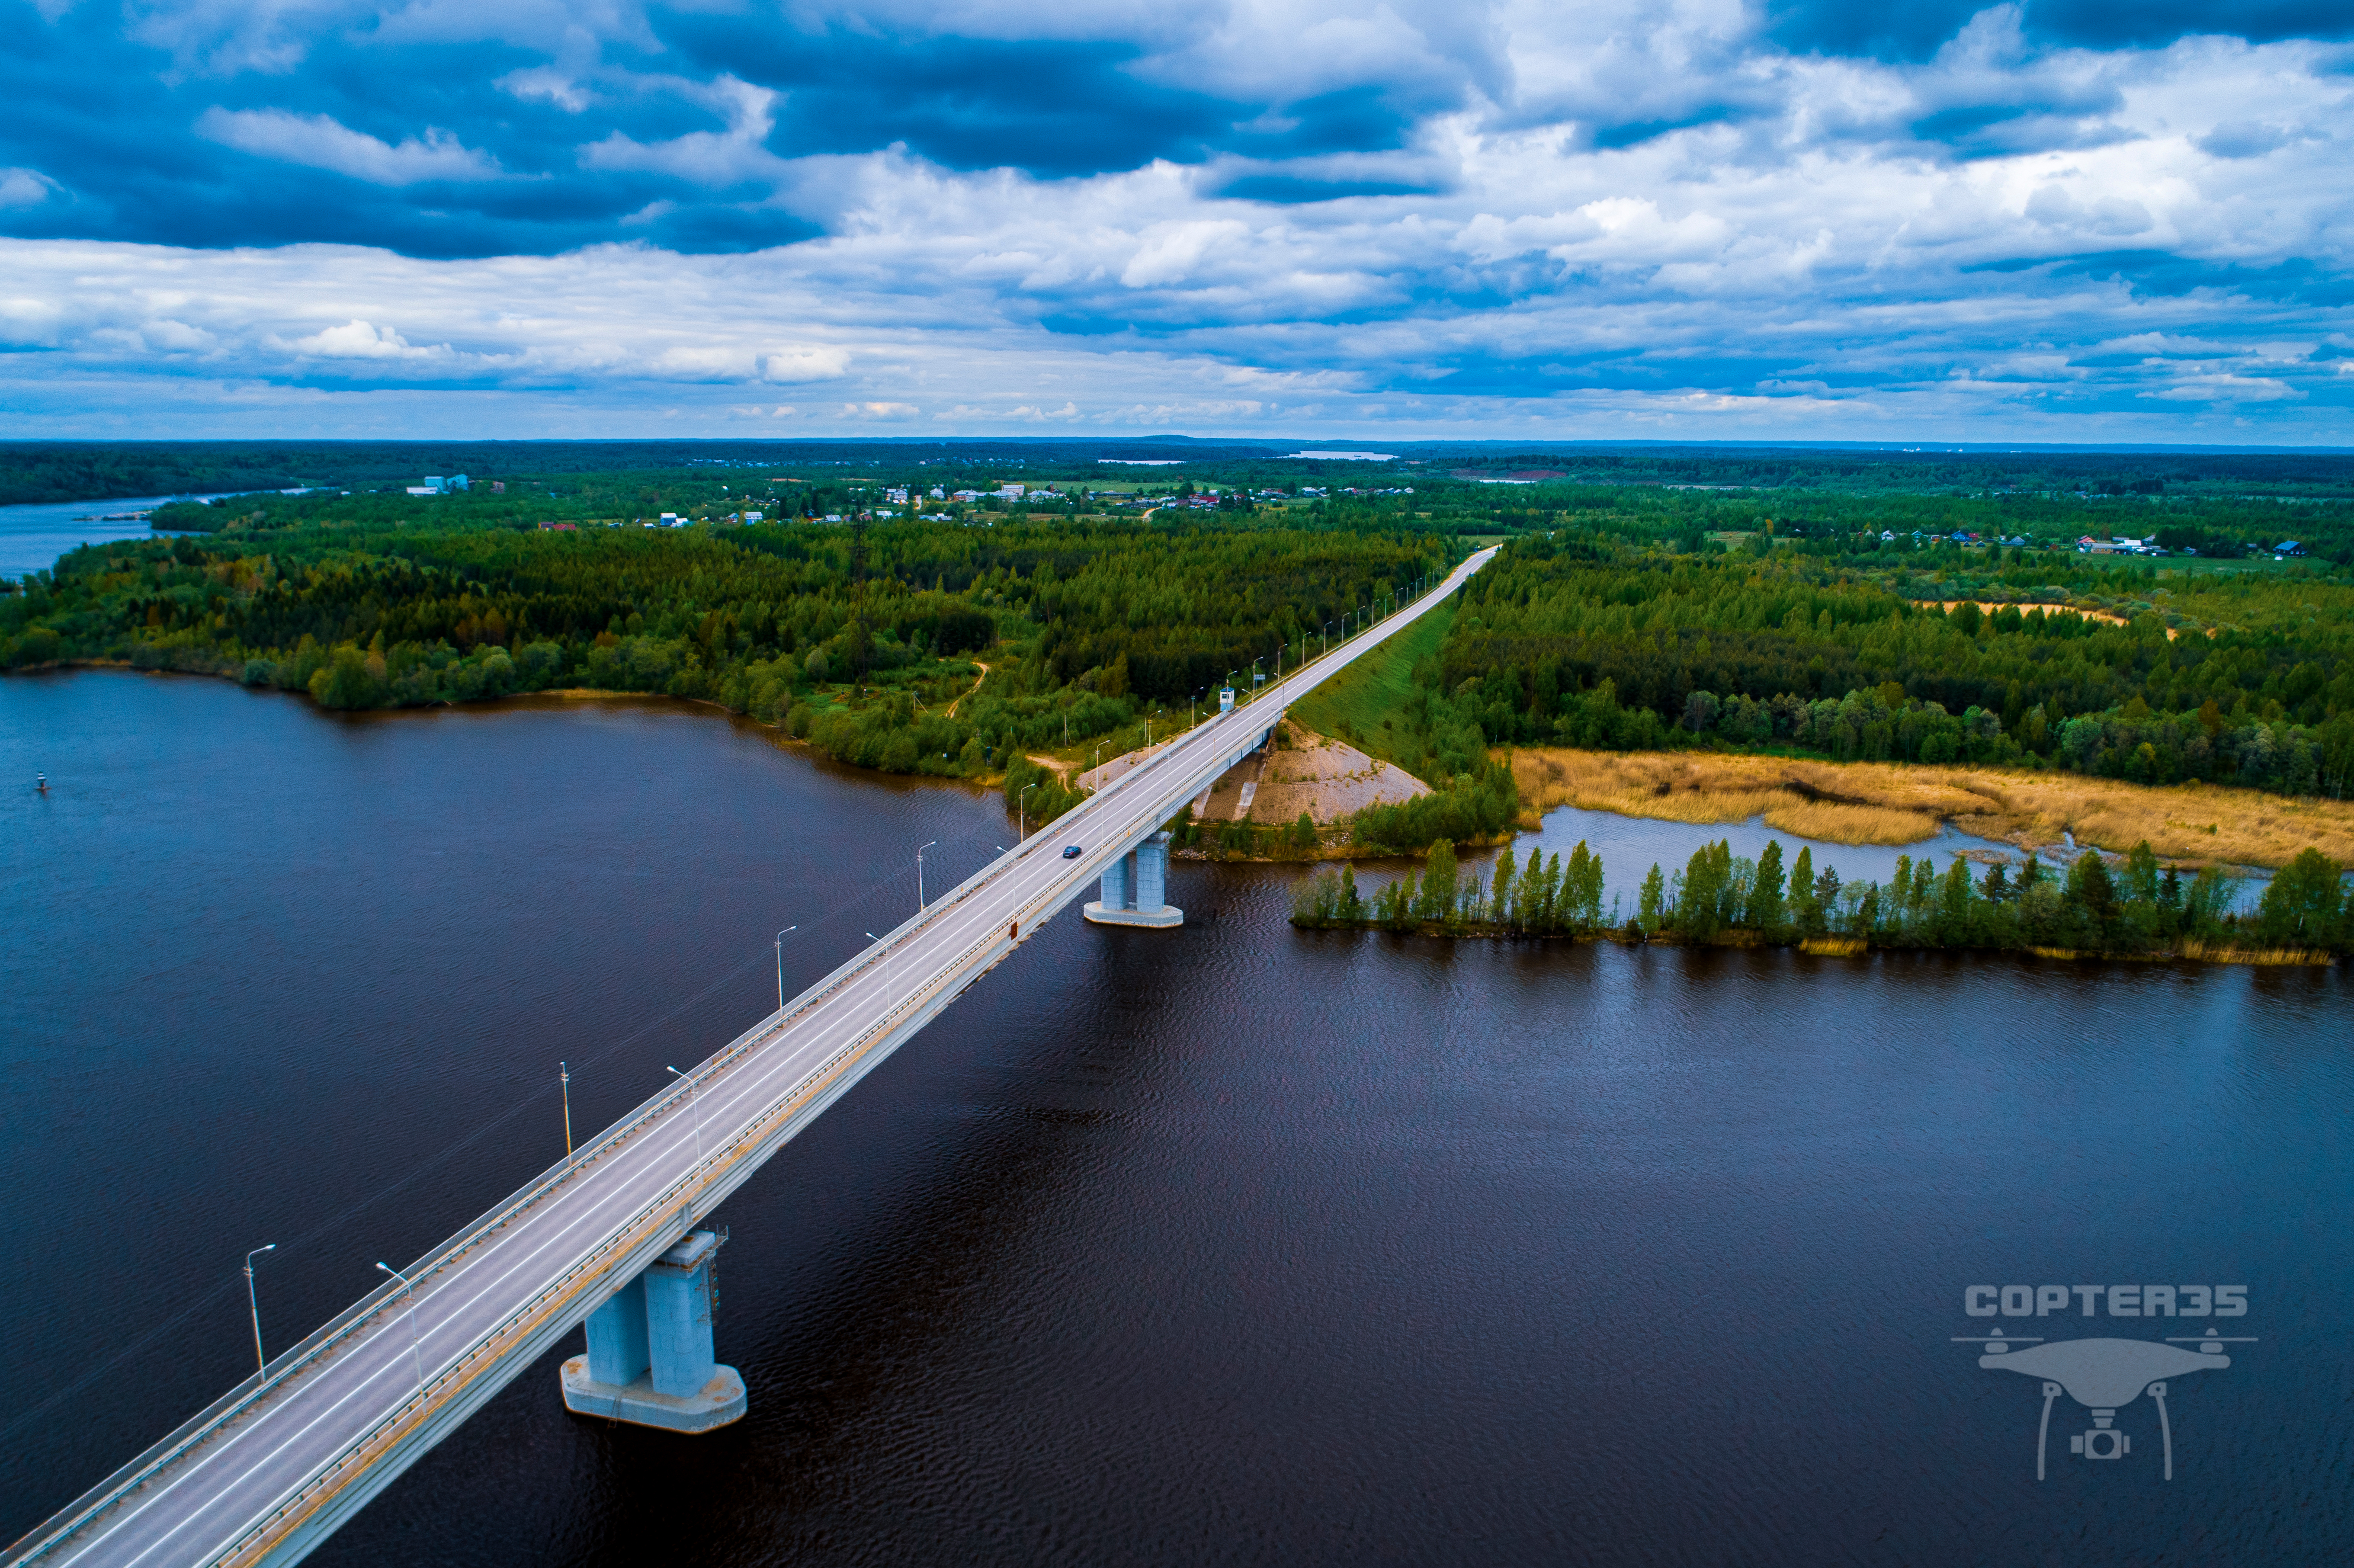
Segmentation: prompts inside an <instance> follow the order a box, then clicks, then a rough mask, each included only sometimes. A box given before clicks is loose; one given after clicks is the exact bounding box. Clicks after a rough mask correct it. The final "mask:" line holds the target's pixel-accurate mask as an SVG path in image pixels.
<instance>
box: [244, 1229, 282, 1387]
mask: <svg viewBox="0 0 2354 1568" xmlns="http://www.w3.org/2000/svg"><path fill="white" fill-rule="evenodd" d="M277 1250H278V1244H277V1243H276V1242H271V1243H270V1245H268V1246H258V1247H255V1248H254V1249H253V1250H252V1251H251V1252H249V1253H247V1254H246V1255H245V1305H246V1308H247V1309H248V1310H249V1311H250V1312H252V1314H253V1364H254V1368H255V1370H257V1371H259V1372H268V1371H269V1370H270V1363H269V1362H268V1361H264V1360H263V1359H262V1355H261V1301H260V1298H258V1297H257V1296H255V1295H254V1293H253V1260H254V1259H255V1258H257V1257H259V1256H260V1255H261V1254H263V1253H265V1252H276V1251H277Z"/></svg>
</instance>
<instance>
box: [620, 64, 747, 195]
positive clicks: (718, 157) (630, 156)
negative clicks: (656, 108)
mask: <svg viewBox="0 0 2354 1568" xmlns="http://www.w3.org/2000/svg"><path fill="white" fill-rule="evenodd" d="M672 85H673V86H674V87H676V88H677V90H679V91H680V92H681V93H682V94H683V95H684V96H685V97H688V98H692V99H695V100H697V101H701V102H702V103H704V104H705V106H706V107H708V108H710V109H711V110H713V111H715V112H716V113H718V114H719V115H720V116H721V117H722V118H724V119H725V120H726V122H727V129H726V130H725V131H690V132H687V133H686V134H684V135H683V136H673V137H672V138H671V139H670V140H668V141H666V142H651V143H648V142H639V141H635V140H633V139H631V137H628V136H625V135H623V134H622V133H621V132H619V131H616V132H612V133H611V134H610V135H608V136H607V137H606V138H605V139H604V140H603V141H601V142H595V143H590V144H589V145H588V146H586V147H583V148H582V149H581V150H580V162H581V164H582V166H583V167H586V168H591V169H640V170H646V171H650V172H652V173H654V174H663V175H675V176H677V177H678V178H680V179H683V180H690V181H693V182H694V183H695V184H696V185H703V186H705V187H707V188H714V189H716V188H719V187H722V186H726V185H736V184H738V183H740V182H742V181H746V180H768V181H772V182H786V181H789V180H790V176H791V175H792V168H791V165H790V164H788V163H787V162H786V161H785V160H784V159H782V158H779V157H778V156H777V155H776V154H773V153H771V152H769V150H768V148H767V147H766V146H765V145H764V144H763V143H766V142H767V141H768V138H769V132H771V131H773V130H775V129H776V125H777V116H776V102H777V95H776V93H774V92H773V91H771V90H769V89H768V88H765V87H754V86H753V85H752V84H751V83H749V82H747V81H741V80H738V79H737V78H735V77H732V76H723V77H721V78H719V79H718V80H716V81H715V82H713V83H711V84H710V85H709V86H707V87H704V86H697V85H695V84H691V83H683V82H682V83H673V84H672Z"/></svg>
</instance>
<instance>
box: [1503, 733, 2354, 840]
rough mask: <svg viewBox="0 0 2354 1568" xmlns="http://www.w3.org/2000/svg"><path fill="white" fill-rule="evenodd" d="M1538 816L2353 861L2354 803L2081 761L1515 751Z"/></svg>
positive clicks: (1515, 770) (1844, 836)
mask: <svg viewBox="0 0 2354 1568" xmlns="http://www.w3.org/2000/svg"><path fill="white" fill-rule="evenodd" d="M1512 774H1513V777H1514V779H1516V780H1517V781H1518V783H1519V785H1520V789H1521V801H1522V807H1523V809H1524V810H1525V811H1526V813H1527V818H1528V820H1529V822H1530V825H1532V826H1533V825H1534V820H1535V818H1536V817H1537V816H1538V815H1540V814H1541V813H1543V811H1545V810H1549V809H1551V808H1552V807H1554V806H1577V807H1580V808H1582V809H1584V810H1595V811H1616V812H1618V813H1620V814H1622V815H1625V816H1630V817H1650V818H1655V819H1658V820H1660V821H1674V822H1739V821H1748V820H1749V819H1750V818H1752V817H1755V816H1761V815H1762V816H1763V817H1764V818H1765V821H1766V824H1767V825H1768V826H1770V827H1773V828H1776V829H1778V830H1779V831H1781V832H1786V833H1791V834H1794V835H1797V836H1800V837H1805V838H1811V839H1821V840H1826V841H1829V842H1833V843H1849V844H1910V843H1918V842H1921V841H1922V840H1924V839H1927V838H1932V837H1935V834H1936V832H1937V829H1938V824H1940V823H1941V822H1952V823H1953V824H1954V825H1955V826H1956V827H1957V828H1959V829H1961V830H1962V831H1963V832H1970V833H1976V834H1978V836H1980V837H1982V838H1989V839H1995V840H1998V841H1999V842H2006V843H2012V844H2016V845H2018V846H2019V847H2020V848H2021V849H2043V848H2047V847H2050V846H2053V845H2057V844H2060V843H2061V842H2062V834H2063V833H2065V834H2073V836H2074V837H2075V840H2076V842H2078V843H2080V844H2092V845H2096V846H2098V847H2099V848H2102V849H2105V850H2115V851H2119V852H2122V851H2125V850H2128V849H2131V848H2132V847H2133V846H2134V845H2135V844H2137V843H2138V842H2141V841H2143V840H2145V839H2147V841H2149V845H2150V847H2151V849H2153V850H2154V851H2156V852H2157V853H2158V854H2159V855H2160V856H2162V857H2164V858H2165V859H2167V860H2168V861H2169V862H2172V863H2177V864H2180V865H2186V866H2200V865H2206V864H2210V863H2221V864H2226V865H2261V866H2274V867H2277V866H2283V865H2286V864H2287V863H2289V862H2290V861H2291V860H2293V859H2295V858H2296V855H2297V853H2298V852H2300V851H2302V850H2305V849H2306V848H2308V847H2309V848H2314V849H2318V850H2319V851H2320V852H2321V853H2323V854H2326V855H2327V856H2328V857H2329V858H2330V859H2332V860H2334V861H2337V862H2338V863H2339V864H2341V865H2343V864H2346V863H2349V862H2354V802H2349V801H2344V800H2292V799H2289V798H2288V797H2285V796H2281V795H2270V794H2265V793H2263V792H2262V791H2259V790H2254V789H2227V788H2225V787H2223V786H2221V785H2216V784H2174V785H2166V786H2156V785H2146V784H2128V783H2125V782H2122V781H2120V780H2117V779H2088V778H2085V777H2084V776H2083V775H2081V774H2073V773H2026V772H2017V773H2014V772H2006V771H2002V770H1999V769H1997V768H1962V767H1937V766H1929V765H1917V764H1907V763H1896V762H1844V763H1842V762H1817V761H1812V760H1805V759H1794V758H1779V757H1755V756H1748V755H1742V754H1730V753H1728V754H1717V753H1705V752H1703V753H1692V752H1606V751H1575V750H1571V749H1569V748H1567V747H1541V748H1535V749H1532V750H1527V751H1517V752H1514V753H1513V754H1512Z"/></svg>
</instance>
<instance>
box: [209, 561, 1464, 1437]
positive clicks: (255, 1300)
mask: <svg viewBox="0 0 2354 1568" xmlns="http://www.w3.org/2000/svg"><path fill="white" fill-rule="evenodd" d="M1428 580H1429V579H1428V578H1426V577H1423V578H1416V582H1415V587H1416V591H1419V590H1420V589H1421V588H1422V587H1423V585H1424V584H1425V583H1426V582H1427V581H1428ZM1380 602H1381V601H1379V600H1376V601H1375V605H1378V604H1379V603H1380ZM1366 608H1367V609H1373V608H1374V606H1367V607H1366ZM1357 613H1358V612H1357V611H1354V610H1352V611H1351V612H1350V614H1351V615H1352V616H1353V615H1355V614H1357ZM1344 635H1349V633H1346V632H1345V631H1344ZM1321 636H1322V639H1323V643H1324V648H1325V649H1326V650H1327V651H1329V650H1330V649H1331V646H1332V623H1331V621H1329V620H1328V621H1326V622H1325V623H1324V627H1323V630H1322V632H1321ZM1301 641H1306V639H1305V638H1302V639H1301ZM1275 659H1276V672H1277V673H1276V679H1277V681H1278V683H1279V682H1280V681H1281V680H1282V678H1283V676H1282V670H1283V653H1282V651H1281V650H1280V649H1278V651H1277V652H1276V655H1275ZM1235 673H1236V672H1235V671H1233V670H1229V671H1227V672H1226V680H1227V683H1229V684H1232V683H1233V680H1234V677H1235ZM1200 696H1201V694H1200V693H1199V692H1198V691H1197V692H1195V693H1194V694H1193V696H1192V697H1189V698H1187V699H1186V704H1185V723H1186V726H1187V727H1188V728H1191V727H1192V726H1193V716H1194V712H1193V710H1194V704H1195V703H1196V702H1197V701H1198V700H1199V698H1200ZM1146 726H1147V727H1146V730H1145V735H1146V736H1147V739H1146V742H1145V744H1146V746H1147V747H1150V745H1151V741H1150V736H1151V733H1152V732H1151V728H1150V720H1149V719H1148V720H1147V721H1146ZM1102 753H1103V747H1100V746H1098V747H1097V748H1096V754H1097V760H1098V762H1100V760H1101V758H1102ZM1036 788H1038V786H1037V785H1035V784H1026V785H1024V786H1023V788H1022V790H1021V792H1020V794H1019V795H1017V796H1016V797H1015V800H1014V811H1015V826H1016V829H1017V831H1018V833H1019V836H1018V837H1016V838H1015V840H1014V842H1016V843H1022V842H1026V841H1027V839H1028V837H1029V832H1030V824H1029V816H1028V805H1029V798H1030V791H1031V790H1033V789H1036ZM938 847H939V841H938V839H934V840H932V841H931V842H928V843H926V844H925V845H923V847H922V848H920V849H918V850H917V851H916V904H917V907H918V908H925V907H928V901H927V900H926V898H925V895H924V851H925V850H929V849H938ZM800 929H801V927H800V926H798V925H792V926H788V927H785V928H784V929H783V930H781V931H779V932H778V933H777V936H776V949H777V1011H778V1012H783V1011H784V1006H785V938H787V937H790V936H791V935H792V934H793V933H794V932H796V931H798V930H800ZM664 1071H666V1072H668V1073H671V1074H672V1075H674V1076H677V1077H680V1078H684V1079H685V1080H686V1100H687V1105H688V1106H689V1107H691V1109H692V1111H693V1114H694V1118H695V1163H696V1164H698V1165H700V1164H701V1163H702V1161H703V1102H702V1100H701V1099H700V1098H699V1097H697V1096H696V1093H695V1087H696V1086H695V1078H694V1077H693V1076H692V1075H688V1074H685V1073H682V1072H680V1071H679V1070H678V1069H677V1068H676V1067H670V1066H665V1068H664ZM557 1085H558V1087H559V1089H560V1091H561V1093H562V1096H563V1103H564V1158H565V1160H566V1161H567V1163H569V1162H570V1160H572V1157H573V1140H572V1066H571V1064H570V1063H569V1062H558V1063H557ZM277 1250H278V1244H277V1243H276V1242H270V1243H269V1244H267V1245H262V1246H258V1247H255V1248H254V1249H253V1250H252V1251H250V1252H249V1253H247V1254H246V1255H245V1267H244V1270H243V1272H244V1275H245V1305H246V1313H247V1316H248V1318H249V1319H250V1321H251V1323H252V1326H253V1364H254V1372H255V1373H256V1375H257V1376H260V1375H267V1373H268V1372H269V1371H270V1360H269V1357H268V1356H267V1355H266V1354H265V1353H264V1351H263V1350H262V1345H261V1298H260V1293H259V1291H258V1290H257V1289H256V1287H255V1285H254V1279H253V1260H254V1259H255V1258H257V1257H260V1255H262V1254H264V1253H270V1252H276V1251H277ZM376 1267H378V1268H380V1269H382V1270H383V1271H384V1272H385V1273H386V1274H388V1275H390V1276H391V1277H393V1278H394V1279H396V1280H398V1281H399V1282H400V1287H401V1289H402V1291H403V1292H404V1293H405V1294H406V1295H407V1297H408V1352H409V1356H410V1358H411V1360H412V1361H413V1362H414V1365H415V1371H416V1373H417V1392H418V1393H419V1395H420V1396H422V1395H423V1393H425V1352H424V1350H423V1348H422V1346H421V1344H420V1342H419V1335H418V1329H417V1287H416V1286H415V1284H414V1283H413V1282H411V1281H410V1279H409V1277H408V1276H407V1275H405V1274H403V1273H401V1272H400V1270H398V1269H397V1268H395V1267H393V1266H391V1265H390V1264H388V1263H382V1262H379V1263H378V1264H377V1265H376Z"/></svg>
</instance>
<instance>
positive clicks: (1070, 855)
mask: <svg viewBox="0 0 2354 1568" xmlns="http://www.w3.org/2000/svg"><path fill="white" fill-rule="evenodd" d="M1063 858H1064V859H1065V860H1076V859H1078V858H1079V846H1078V845H1076V844H1065V845H1064V846H1063Z"/></svg>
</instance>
